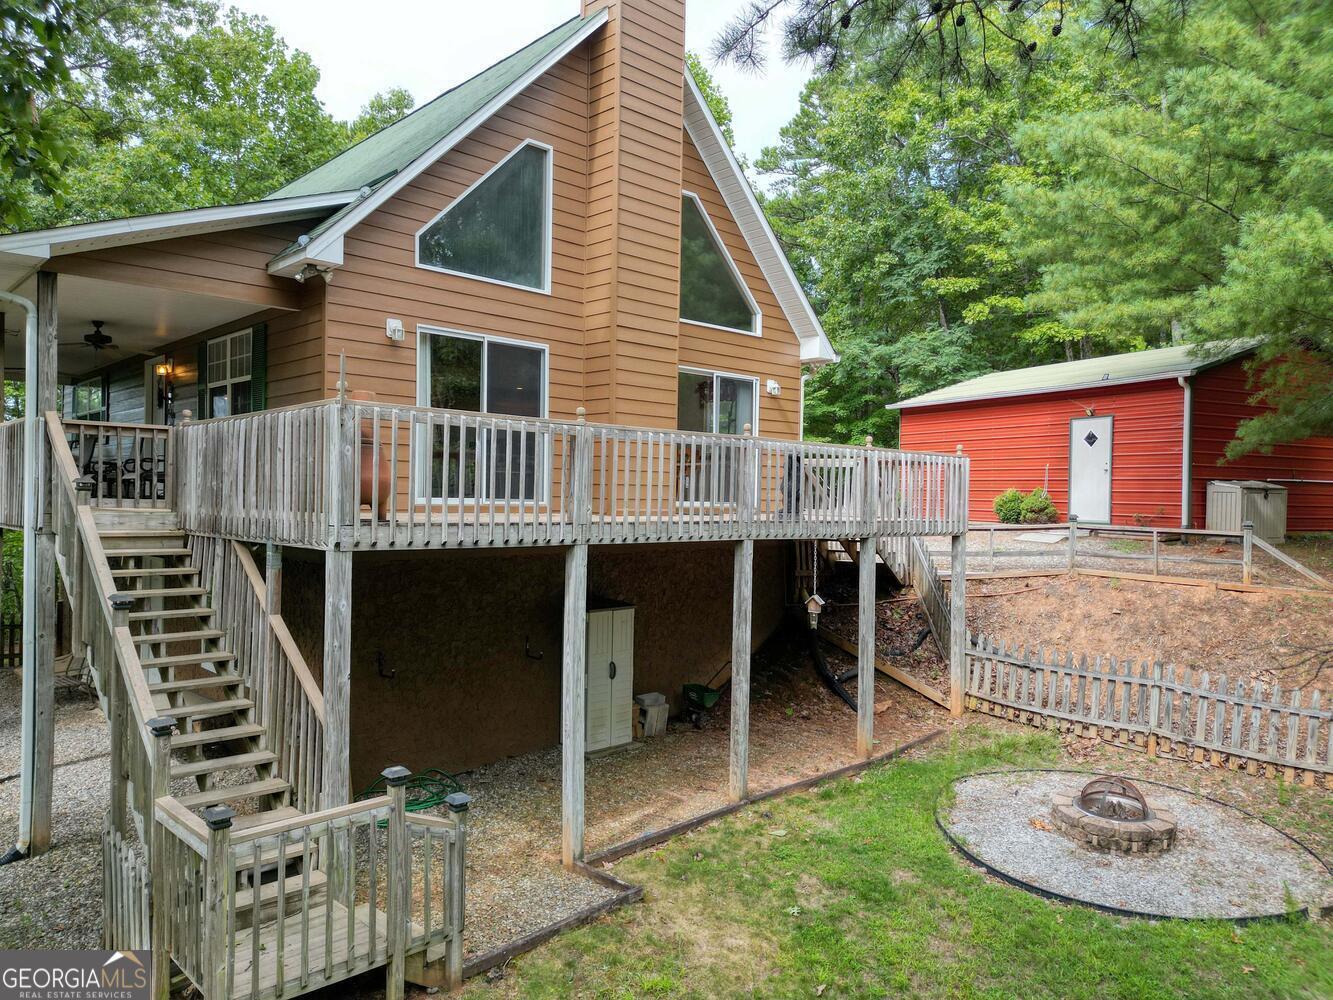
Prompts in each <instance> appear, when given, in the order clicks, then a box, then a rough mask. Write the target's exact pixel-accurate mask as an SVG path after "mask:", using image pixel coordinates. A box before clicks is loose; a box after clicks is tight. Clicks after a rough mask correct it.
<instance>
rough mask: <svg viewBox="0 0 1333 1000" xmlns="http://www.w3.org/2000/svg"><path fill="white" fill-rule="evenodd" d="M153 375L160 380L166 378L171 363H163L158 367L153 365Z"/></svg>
mask: <svg viewBox="0 0 1333 1000" xmlns="http://www.w3.org/2000/svg"><path fill="white" fill-rule="evenodd" d="M153 374H154V375H157V376H160V377H161V378H166V377H167V376H169V375H170V374H171V362H170V361H164V362H162V363H161V364H159V365H154V366H153Z"/></svg>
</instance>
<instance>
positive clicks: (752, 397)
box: [676, 368, 759, 503]
mask: <svg viewBox="0 0 1333 1000" xmlns="http://www.w3.org/2000/svg"><path fill="white" fill-rule="evenodd" d="M758 396H759V380H758V379H755V378H749V377H747V376H744V375H724V374H722V373H720V372H708V371H701V370H696V369H690V368H683V369H681V370H680V372H679V373H678V376H677V386H676V426H677V427H679V428H680V429H681V430H683V431H700V432H704V433H708V434H743V433H744V432H745V425H746V424H749V425H750V430H751V433H755V432H756V431H757V429H758V426H759V415H758V411H757V408H756V402H757V400H758ZM681 465H682V468H683V471H682V475H681V476H680V478H679V480H678V481H677V483H676V495H677V497H678V498H679V499H681V500H695V501H700V502H707V503H732V502H734V500H735V497H736V483H735V482H734V479H735V476H734V461H733V453H732V451H731V450H730V449H727V450H724V451H721V453H720V454H719V452H718V450H717V449H715V448H711V447H708V446H704V445H696V446H692V447H691V448H690V449H689V453H688V454H687V455H686V456H685V457H684V461H683V462H682V463H681Z"/></svg>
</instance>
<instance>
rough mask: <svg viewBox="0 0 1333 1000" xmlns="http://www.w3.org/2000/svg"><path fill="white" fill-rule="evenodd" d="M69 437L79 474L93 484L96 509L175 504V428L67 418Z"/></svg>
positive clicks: (91, 497)
mask: <svg viewBox="0 0 1333 1000" xmlns="http://www.w3.org/2000/svg"><path fill="white" fill-rule="evenodd" d="M65 433H66V435H68V438H69V446H70V452H71V454H72V455H73V457H74V464H75V467H76V468H77V469H78V470H79V475H80V476H82V477H87V478H88V479H90V480H91V481H92V494H91V496H90V498H89V502H90V503H92V504H93V505H94V506H97V507H149V508H151V507H162V508H167V507H170V506H171V505H172V500H173V498H172V495H171V490H172V477H171V475H170V470H171V465H172V462H171V446H172V435H171V428H170V427H166V426H163V425H158V424H118V423H106V422H103V421H93V420H66V421H65Z"/></svg>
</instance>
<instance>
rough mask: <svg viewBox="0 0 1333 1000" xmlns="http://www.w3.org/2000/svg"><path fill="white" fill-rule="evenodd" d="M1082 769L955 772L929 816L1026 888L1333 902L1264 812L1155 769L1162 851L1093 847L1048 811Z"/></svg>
mask: <svg viewBox="0 0 1333 1000" xmlns="http://www.w3.org/2000/svg"><path fill="white" fill-rule="evenodd" d="M1088 778H1089V775H1088V774H1086V773H1083V772H1076V771H1002V772H988V773H982V774H974V775H970V776H968V777H965V778H959V779H958V780H957V781H955V782H954V783H953V785H952V792H953V802H952V804H949V805H945V806H942V807H941V808H940V809H939V811H938V813H937V815H936V821H937V822H938V824H939V826H940V829H941V830H942V831H943V832H944V834H945V835H946V836H947V837H948V839H949V840H950V842H951V843H952V844H953V845H954V847H956V848H957V849H958V850H959V851H960V852H961V853H962V854H963V855H964V856H966V857H967V858H968V860H970V861H972V862H973V863H975V864H978V865H980V866H982V867H983V868H985V869H987V870H988V871H990V872H991V873H992V874H994V875H997V876H999V877H1000V878H1002V879H1004V880H1005V881H1007V882H1010V883H1011V884H1014V885H1017V886H1019V887H1020V888H1024V889H1028V890H1029V891H1032V892H1036V893H1039V894H1041V895H1045V896H1049V897H1052V898H1056V899H1061V900H1066V901H1069V902H1075V903H1083V904H1085V905H1088V906H1093V907H1097V908H1099V909H1103V910H1108V911H1112V912H1116V913H1122V914H1129V915H1133V916H1145V917H1169V918H1180V919H1222V920H1254V919H1262V918H1266V917H1277V916H1283V915H1285V914H1286V913H1287V912H1288V911H1289V910H1290V909H1292V908H1293V907H1294V908H1295V909H1305V910H1306V911H1308V912H1310V913H1315V914H1317V913H1319V912H1320V911H1321V910H1322V909H1324V908H1325V907H1330V906H1333V875H1331V874H1330V872H1329V869H1328V867H1327V866H1325V865H1324V864H1323V863H1322V862H1321V861H1320V860H1319V858H1317V857H1316V856H1315V855H1314V854H1312V853H1311V852H1310V851H1309V850H1307V849H1306V848H1305V847H1304V846H1303V845H1301V844H1300V843H1298V842H1297V841H1295V840H1293V839H1292V838H1290V837H1288V836H1287V835H1286V834H1284V833H1282V832H1280V831H1278V830H1276V829H1274V828H1273V827H1271V826H1269V825H1268V824H1267V823H1265V822H1263V821H1262V820H1260V819H1258V818H1256V817H1254V816H1251V815H1249V814H1248V813H1245V812H1243V811H1242V810H1240V809H1236V808H1235V807H1233V806H1228V805H1225V804H1223V803H1221V802H1217V801H1215V800H1213V799H1209V798H1207V797H1205V796H1202V795H1195V794H1193V793H1191V792H1187V791H1185V790H1183V789H1178V788H1172V787H1171V786H1169V785H1161V784H1158V783H1156V782H1152V781H1143V780H1139V779H1135V780H1136V782H1137V784H1139V785H1141V786H1146V787H1145V788H1144V794H1146V795H1150V796H1151V799H1152V802H1153V804H1154V807H1155V808H1156V807H1159V806H1160V808H1161V809H1162V810H1169V812H1170V814H1171V816H1172V818H1173V819H1174V820H1175V822H1176V824H1177V826H1176V835H1175V841H1174V844H1173V846H1172V848H1171V849H1170V850H1169V851H1165V852H1162V853H1119V852H1115V851H1097V850H1091V849H1089V848H1088V847H1087V846H1084V845H1083V844H1080V843H1079V842H1078V841H1076V840H1074V839H1071V838H1070V837H1068V836H1066V835H1065V834H1063V833H1062V832H1061V831H1060V830H1059V829H1057V827H1056V825H1055V824H1054V823H1052V822H1051V806H1052V802H1054V801H1057V800H1060V801H1066V800H1067V799H1068V798H1069V797H1071V796H1072V797H1077V796H1078V794H1079V792H1080V790H1081V789H1082V788H1083V786H1084V784H1085V783H1086V782H1087V781H1088Z"/></svg>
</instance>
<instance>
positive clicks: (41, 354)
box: [11, 271, 57, 857]
mask: <svg viewBox="0 0 1333 1000" xmlns="http://www.w3.org/2000/svg"><path fill="white" fill-rule="evenodd" d="M36 314H37V315H36V323H35V324H32V323H29V325H28V330H29V333H30V334H31V335H30V337H29V343H28V344H27V357H26V363H25V373H24V377H25V379H26V382H25V405H24V420H25V425H24V454H23V482H24V488H23V691H22V707H21V717H22V727H23V740H22V763H21V770H22V775H23V776H22V779H21V783H20V785H19V831H18V842H17V844H16V845H15V849H14V852H11V855H16V856H18V857H23V856H28V857H31V856H32V855H34V854H41V853H43V852H44V851H46V850H47V848H49V847H50V846H51V799H52V780H53V774H54V771H53V768H54V759H55V638H56V538H55V534H54V532H53V530H52V524H51V517H50V511H49V509H48V507H49V499H50V498H49V490H48V488H47V487H48V482H47V480H48V477H47V474H46V465H47V463H46V460H45V458H46V447H45V442H46V429H45V425H44V422H45V414H46V413H47V412H48V411H51V410H54V409H56V332H57V315H56V275H55V274H54V273H53V272H50V271H38V272H37V305H36Z"/></svg>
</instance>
